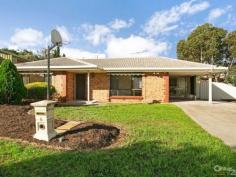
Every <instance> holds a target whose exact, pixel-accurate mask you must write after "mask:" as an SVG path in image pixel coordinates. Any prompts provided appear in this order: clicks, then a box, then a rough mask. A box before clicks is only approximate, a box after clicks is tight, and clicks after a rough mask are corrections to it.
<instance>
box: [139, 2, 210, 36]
mask: <svg viewBox="0 0 236 177" xmlns="http://www.w3.org/2000/svg"><path fill="white" fill-rule="evenodd" d="M208 7H209V3H208V2H207V1H203V2H199V3H195V0H191V1H188V2H184V3H182V4H180V5H179V6H174V7H172V8H171V9H169V10H164V11H157V12H155V13H154V15H153V16H152V17H151V18H150V19H149V20H148V21H147V23H146V24H145V25H144V27H143V30H144V32H145V33H146V34H148V35H149V36H157V35H159V34H161V33H165V32H168V31H172V30H174V29H176V28H177V27H178V24H177V22H179V21H180V20H181V17H182V16H183V15H186V14H187V15H193V14H195V13H197V12H200V11H203V10H205V9H207V8H208Z"/></svg>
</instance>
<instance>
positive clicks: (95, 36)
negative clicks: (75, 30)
mask: <svg viewBox="0 0 236 177" xmlns="http://www.w3.org/2000/svg"><path fill="white" fill-rule="evenodd" d="M82 29H83V31H84V32H85V34H84V37H85V39H86V40H87V41H89V42H90V43H92V44H93V45H95V46H96V45H98V44H100V43H102V42H105V41H106V39H107V38H108V37H109V36H110V35H111V34H112V32H111V29H110V28H109V27H107V26H106V25H98V24H96V25H89V24H83V25H82Z"/></svg>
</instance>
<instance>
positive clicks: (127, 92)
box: [110, 75, 142, 96]
mask: <svg viewBox="0 0 236 177" xmlns="http://www.w3.org/2000/svg"><path fill="white" fill-rule="evenodd" d="M110 81H111V84H110V96H142V76H132V75H111V77H110Z"/></svg>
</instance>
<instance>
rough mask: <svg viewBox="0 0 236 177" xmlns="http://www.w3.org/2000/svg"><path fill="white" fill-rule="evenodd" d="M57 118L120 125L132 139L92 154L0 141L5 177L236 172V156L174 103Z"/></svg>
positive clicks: (75, 111)
mask: <svg viewBox="0 0 236 177" xmlns="http://www.w3.org/2000/svg"><path fill="white" fill-rule="evenodd" d="M209 111H213V110H209ZM55 115H56V117H58V118H61V119H68V120H93V121H99V122H105V123H108V124H117V125H119V126H122V127H123V128H124V129H125V130H126V131H127V133H128V137H127V138H126V140H125V142H124V145H123V146H121V147H117V148H113V149H107V150H97V151H91V152H57V151H52V150H46V149H38V148H34V147H31V146H25V147H24V146H21V145H19V144H17V143H12V142H8V141H0V157H1V158H0V165H1V167H0V176H1V174H2V175H3V176H4V175H5V176H13V177H14V176H15V177H21V176H22V177H25V176H29V177H34V176H42V177H45V176H50V177H57V176H59V177H61V176H71V177H72V176H75V177H77V176H81V177H84V176H91V177H93V176H96V177H102V176H104V177H113V176H114V177H115V176H117V177H121V176H127V177H136V176H146V177H151V176H155V177H157V176H162V177H166V176H170V177H174V176H179V177H183V176H186V177H191V176H192V177H196V176H199V177H204V176H206V177H208V176H217V173H216V172H214V169H213V168H214V166H215V165H220V166H224V167H232V168H234V169H236V153H235V152H233V151H232V150H231V149H230V148H229V147H227V146H226V145H224V144H223V142H222V141H220V140H219V139H217V138H215V137H212V136H211V135H209V134H208V133H206V132H205V131H204V130H203V129H201V128H200V127H199V126H198V125H197V124H195V123H194V122H193V121H192V120H191V119H190V118H189V117H188V116H187V115H186V114H185V113H184V112H183V111H182V110H181V109H179V108H177V107H176V106H174V105H167V104H166V105H165V104H163V105H161V104H155V105H147V104H120V105H114V104H109V105H105V106H94V107H59V108H56V110H55ZM224 174H225V175H226V176H227V175H228V176H230V175H229V173H227V172H225V173H224Z"/></svg>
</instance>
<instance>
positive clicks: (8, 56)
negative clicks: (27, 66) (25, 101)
mask: <svg viewBox="0 0 236 177" xmlns="http://www.w3.org/2000/svg"><path fill="white" fill-rule="evenodd" d="M0 58H2V59H4V60H11V62H12V63H14V64H17V63H25V62H29V60H28V59H26V58H23V57H19V56H18V55H15V54H12V53H10V52H7V51H4V50H1V49H0ZM44 80H45V79H44V75H39V74H36V73H31V74H28V75H27V74H24V75H23V81H24V83H25V84H27V83H30V82H35V81H44Z"/></svg>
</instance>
